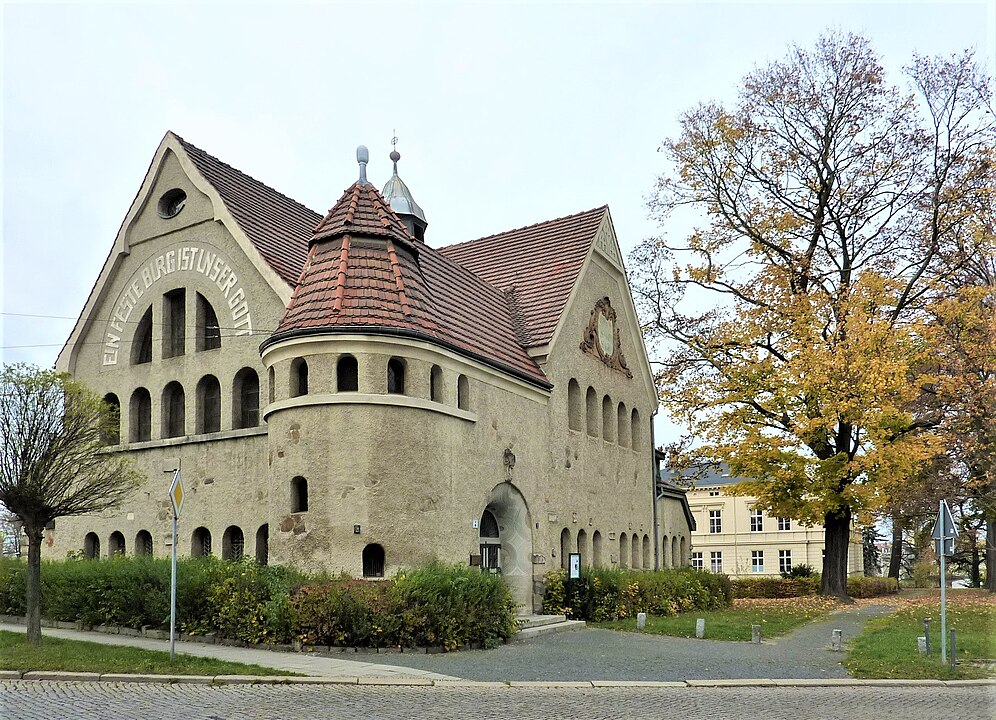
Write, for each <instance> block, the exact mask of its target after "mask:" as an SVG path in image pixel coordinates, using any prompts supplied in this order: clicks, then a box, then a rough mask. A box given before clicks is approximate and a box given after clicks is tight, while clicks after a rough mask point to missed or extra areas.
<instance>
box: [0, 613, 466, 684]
mask: <svg viewBox="0 0 996 720" xmlns="http://www.w3.org/2000/svg"><path fill="white" fill-rule="evenodd" d="M0 630H7V631H10V632H16V633H21V634H23V633H24V631H25V630H24V626H23V625H13V624H9V623H0ZM42 635H43V636H47V637H56V638H62V639H64V640H85V641H87V642H94V643H100V644H101V645H124V646H127V647H134V648H141V649H143V650H159V651H161V652H169V641H168V640H153V639H151V638H141V637H131V636H129V635H108V634H106V633H99V632H86V631H81V630H60V629H56V628H46V627H43V628H42ZM176 652H177V653H183V654H185V655H195V656H197V657H206V658H214V659H216V660H228V661H230V662H237V663H244V664H248V665H262V666H263V667H270V668H276V669H278V670H286V671H288V672H296V673H301V674H303V675H310V676H312V677H323V678H398V679H402V678H420V679H425V680H458V679H459V678H456V677H453V676H451V675H441V674H439V673H435V672H430V671H428V670H419V669H416V668H408V667H398V666H392V665H380V664H377V663H372V662H364V661H362V660H345V659H339V658H331V657H321V656H318V655H310V654H304V653H290V652H274V651H272V650H262V649H258V648H239V647H230V646H228V645H207V644H203V643H191V642H180V641H179V640H178V641H177V642H176Z"/></svg>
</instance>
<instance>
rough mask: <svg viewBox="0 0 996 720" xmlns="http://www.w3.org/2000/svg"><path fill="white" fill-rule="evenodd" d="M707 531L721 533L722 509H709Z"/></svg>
mask: <svg viewBox="0 0 996 720" xmlns="http://www.w3.org/2000/svg"><path fill="white" fill-rule="evenodd" d="M709 532H711V533H721V532H723V511H722V510H710V511H709Z"/></svg>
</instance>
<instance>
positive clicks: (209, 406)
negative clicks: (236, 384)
mask: <svg viewBox="0 0 996 720" xmlns="http://www.w3.org/2000/svg"><path fill="white" fill-rule="evenodd" d="M196 413H197V417H196V420H197V423H196V426H197V430H196V432H198V433H213V432H218V431H220V430H221V383H220V382H218V378H216V377H215V376H214V375H205V376H204V377H202V378H201V380H200V382H198V383H197V410H196Z"/></svg>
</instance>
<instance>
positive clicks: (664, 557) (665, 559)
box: [661, 535, 671, 568]
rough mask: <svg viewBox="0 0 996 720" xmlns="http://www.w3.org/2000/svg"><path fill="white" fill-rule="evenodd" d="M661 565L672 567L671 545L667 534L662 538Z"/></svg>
mask: <svg viewBox="0 0 996 720" xmlns="http://www.w3.org/2000/svg"><path fill="white" fill-rule="evenodd" d="M661 550H662V552H661V567H665V568H669V567H671V546H670V545H669V544H668V540H667V535H665V536H664V539H663V540H661Z"/></svg>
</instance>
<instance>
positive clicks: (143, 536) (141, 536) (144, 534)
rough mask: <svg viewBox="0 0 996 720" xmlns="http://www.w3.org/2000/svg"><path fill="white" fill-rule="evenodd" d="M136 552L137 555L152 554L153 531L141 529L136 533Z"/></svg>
mask: <svg viewBox="0 0 996 720" xmlns="http://www.w3.org/2000/svg"><path fill="white" fill-rule="evenodd" d="M135 554H136V555H151V554H152V533H150V532H149V531H148V530H139V531H138V533H137V534H136V535H135Z"/></svg>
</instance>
